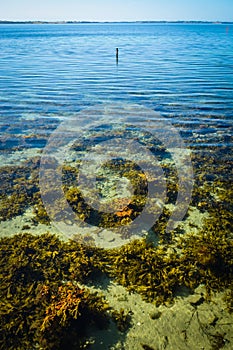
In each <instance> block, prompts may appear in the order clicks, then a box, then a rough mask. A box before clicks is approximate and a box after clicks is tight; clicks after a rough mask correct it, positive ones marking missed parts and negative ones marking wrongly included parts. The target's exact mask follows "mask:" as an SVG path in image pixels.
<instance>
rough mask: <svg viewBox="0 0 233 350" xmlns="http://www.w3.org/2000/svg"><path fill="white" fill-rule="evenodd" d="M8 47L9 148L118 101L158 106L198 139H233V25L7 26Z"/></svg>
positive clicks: (2, 36)
mask: <svg viewBox="0 0 233 350" xmlns="http://www.w3.org/2000/svg"><path fill="white" fill-rule="evenodd" d="M0 47H1V51H0V115H1V124H0V125H1V144H0V145H1V149H2V150H3V151H4V152H6V150H9V151H10V150H12V149H14V147H18V148H22V147H23V148H25V147H26V148H30V147H44V145H45V139H46V137H45V139H43V138H42V137H40V138H38V137H37V134H46V133H47V132H49V130H50V127H51V130H53V129H54V127H55V126H57V125H58V121H59V120H60V119H61V118H62V119H63V118H66V117H68V116H71V115H75V114H76V113H77V112H78V111H80V110H82V109H83V108H86V107H88V106H93V105H96V104H105V103H112V102H120V103H122V104H128V103H137V104H141V105H143V106H146V107H148V108H151V109H153V110H155V111H158V112H159V113H161V115H163V116H164V117H167V118H169V120H170V121H172V122H173V123H174V124H175V125H176V126H177V127H178V128H179V129H180V130H181V131H182V136H183V138H184V139H185V140H186V141H187V142H188V144H189V145H194V144H195V145H197V144H198V146H199V147H203V146H204V147H205V146H207V147H208V146H220V147H222V146H231V145H232V139H231V136H232V124H233V122H232V120H233V118H232V117H233V26H231V25H228V26H226V25H217V24H216V25H203V24H202V25H191V24H185V25H183V24H182V25H178V24H166V25H160V24H80V25H68V24H67V25H1V26H0ZM116 47H118V48H119V62H118V65H117V64H116V58H115V48H116ZM25 135H26V136H29V135H31V137H30V138H28V139H26V141H25ZM22 136H24V138H22Z"/></svg>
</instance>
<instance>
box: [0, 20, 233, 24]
mask: <svg viewBox="0 0 233 350" xmlns="http://www.w3.org/2000/svg"><path fill="white" fill-rule="evenodd" d="M7 23H9V24H14V23H15V24H19V23H20V24H21V23H22V24H27V23H31V24H63V23H64V24H75V23H77V24H82V23H83V24H85V23H210V24H233V21H221V20H216V21H210V20H171V21H169V20H132V21H127V20H122V21H107V20H106V21H88V20H54V21H46V20H0V24H7Z"/></svg>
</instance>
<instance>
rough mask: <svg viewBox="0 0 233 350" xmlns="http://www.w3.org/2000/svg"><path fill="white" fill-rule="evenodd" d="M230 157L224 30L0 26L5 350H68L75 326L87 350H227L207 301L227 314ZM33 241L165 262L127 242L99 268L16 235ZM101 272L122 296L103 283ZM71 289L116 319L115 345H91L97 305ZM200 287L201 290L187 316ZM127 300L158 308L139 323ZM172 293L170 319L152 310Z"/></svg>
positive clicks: (221, 320)
mask: <svg viewBox="0 0 233 350" xmlns="http://www.w3.org/2000/svg"><path fill="white" fill-rule="evenodd" d="M116 48H119V60H118V62H116V55H115V53H116ZM85 110H86V111H85ZM103 111H104V112H103ZM140 111H142V116H143V118H144V119H143V118H142V119H140ZM144 111H146V112H145V113H144ZM101 113H102V114H101ZM143 113H144V114H143ZM128 114H129V115H130V118H131V119H130V121H133V122H134V124H133V125H132V123H131V124H130V123H127V115H128ZM100 115H101V117H102V115H103V116H104V118H103V119H100V124H101V123H102V124H101V125H98V123H97V122H99V119H98V117H99V116H100ZM92 117H94V118H93V120H94V121H97V122H96V124H92V127H91V128H88V126H89V124H88V123H89V122H90V120H91V121H92ZM118 117H119V119H118V121H117V118H118ZM115 120H116V122H115ZM144 122H145V124H146V126H148V125H149V126H150V125H152V126H153V128H154V129H153V130H152V129H150V130H148V128H147V129H146V128H144V125H145V124H143V123H144ZM161 122H162V123H161ZM69 123H70V124H69ZM112 124H113V125H114V127H115V126H116V128H115V129H114V127H112ZM67 125H68V126H69V128H68V131H69V132H67V133H66V131H67V129H66V126H67ZM93 125H94V126H93ZM161 125H162V127H161ZM70 126H71V127H70ZM73 126H75V128H74V130H73V129H72V127H73ZM135 126H136V127H135ZM111 127H112V129H111ZM143 128H144V129H145V130H144V129H143ZM166 128H167V129H166ZM167 130H168V132H167ZM71 131H72V132H71ZM73 131H74V132H73ZM148 131H149V132H148ZM153 131H155V133H154V135H153ZM177 131H178V132H179V133H177ZM156 132H157V133H156ZM166 132H167V133H166ZM177 134H178V137H177ZM73 135H75V137H76V136H77V138H76V139H72V137H73ZM158 135H159V136H158ZM167 135H168V136H167ZM50 136H51V137H50ZM55 136H56V137H55ZM128 136H130V137H131V138H132V139H133V142H132V143H131V148H130V147H129V148H127V145H128V144H130V142H129V140H128V139H129V138H130V137H129V138H127V137H128ZM170 136H171V137H170ZM180 136H181V137H180ZM176 139H178V142H177V143H176V142H175V143H173V141H174V140H176ZM112 140H113V142H112V143H111V141H112ZM180 140H182V142H180ZM70 141H74V143H73V145H72V146H70V143H71V142H70ZM105 141H106V142H105ZM130 141H131V140H130ZM158 141H159V142H158ZM53 142H54V143H53ZM127 142H128V143H127ZM179 142H180V143H179ZM180 144H181V145H182V144H184V145H185V146H184V147H180ZM93 145H94V147H92V146H93ZM145 145H146V146H148V147H144V148H143V146H145ZM63 146H64V147H63ZM59 147H60V148H59ZM67 150H68V151H70V152H68V151H67ZM148 150H149V151H150V152H149V151H148ZM232 150H233V25H224V24H211V25H210V24H208V25H207V24H205V25H204V24H195V25H194V24H138V23H137V24H132V23H131V24H123V23H122V24H63V25H60V24H59V25H58V24H57V25H52V24H50V25H47V24H44V25H42V24H41V25H36V24H35V25H29V24H27V25H26V24H23V25H22V24H21V25H17V24H14V25H3V24H1V25H0V238H2V237H4V236H6V237H7V236H8V237H9V236H13V235H14V234H16V235H15V236H14V237H13V238H12V240H11V238H10V240H9V241H8V240H5V238H4V239H0V243H1V246H0V248H1V253H2V254H1V257H2V258H1V259H2V260H1V261H3V263H4V266H1V268H2V270H3V272H2V277H3V278H2V279H3V282H2V286H1V289H0V292H1V293H2V295H3V303H2V305H3V306H2V308H3V311H2V310H1V311H2V316H3V317H2V321H1V323H2V325H3V326H1V328H3V330H4V332H5V335H4V337H3V339H4V342H3V343H2V344H3V347H2V348H4V349H13V348H14V349H16V348H17V349H19V348H20V349H24V348H25V349H26V348H27V349H29V348H30V349H38V348H42V347H43V348H45V347H46V349H47V345H46V344H48V346H49V347H48V348H55V347H56V343H55V342H56V340H58V343H59V344H60V346H59V347H58V348H60V349H61V348H64V347H65V345H66V344H68V347H69V346H72V348H75V346H77V344H78V343H77V341H78V338H77V337H79V336H80V335H79V334H81V333H82V327H81V328H80V325H81V326H82V322H83V320H84V329H85V327H89V324H90V325H91V326H90V327H91V329H90V333H91V338H90V341H89V340H88V343H87V344H86V345H87V346H88V348H89V345H90V344H91V343H93V347H90V349H110V348H111V349H123V348H126V349H142V348H143V349H153V348H156V349H157V348H158V347H159V348H164V349H165V348H169V349H173V348H174V349H175V348H180V349H185V348H189V349H190V348H193V349H194V348H195V349H197V347H195V346H199V348H203V349H204V348H205V349H210V348H212V349H217V347H218V346H219V348H222V347H224V349H225V346H226V349H230V348H231V349H232V347H231V346H230V341H231V340H232V330H231V325H232V319H231V318H230V316H228V314H227V316H226V312H227V311H226V308H227V307H226V305H225V303H224V304H223V303H222V302H221V300H220V298H219V297H217V298H216V299H213V300H211V298H210V291H211V297H212V290H211V288H213V291H214V292H215V290H216V289H217V287H218V286H219V287H221V288H223V287H224V288H225V286H226V288H227V287H228V286H229V288H231V294H230V293H229V295H228V302H229V310H232V302H231V297H232V281H231V277H232V254H231V249H232V245H231V244H232V232H233V231H232V213H233V204H232V198H233V190H232V183H231V181H232V179H233V172H232V170H233V158H232ZM66 151H67V152H66ZM89 151H90V152H89ZM173 151H174V152H173ZM98 152H99V153H98ZM101 152H102V153H101ZM106 153H107V156H106V158H104V157H103V158H101V156H102V154H103V155H104V156H105V155H106ZM99 154H100V155H99ZM86 155H87V157H86V159H87V162H86V163H87V167H86V168H85V161H84V162H82V160H81V161H80V158H81V157H83V159H84V160H86V159H85V156H86ZM47 156H48V157H47ZM65 156H67V158H65ZM130 156H131V158H130ZM88 157H89V158H88ZM89 160H91V161H89ZM139 161H140V163H139ZM61 163H62V166H61ZM82 163H84V166H83V164H82ZM80 164H81V165H80ZM99 164H101V166H99ZM143 166H144V168H143ZM80 169H81V170H80ZM82 171H83V173H82ZM80 173H81V176H80ZM93 174H94V176H93ZM148 174H149V176H147V175H148ZM78 177H79V180H80V178H81V180H82V181H83V182H81V185H82V186H81V191H80V188H78V185H80V182H78V181H77V178H78ZM96 198H97V199H96ZM96 203H97V205H96ZM99 204H100V205H99ZM206 218H207V219H208V218H209V220H205V219H206ZM170 222H171V225H173V224H174V226H169V223H170ZM179 223H180V226H179ZM176 224H178V227H176ZM167 227H170V228H171V231H172V230H173V228H175V229H174V230H173V231H172V234H170V231H165V229H166V228H167ZM170 228H169V230H170ZM224 230H225V231H226V235H224ZM45 232H50V233H55V234H56V235H58V237H59V238H62V239H64V238H65V239H67V238H72V239H74V240H76V239H77V240H78V241H79V240H80V241H81V242H84V243H87V244H89V243H90V244H94V243H95V244H97V245H98V246H100V247H103V248H112V247H120V246H121V245H123V244H125V243H127V242H128V241H129V240H130V239H131V236H132V238H133V239H134V238H135V236H134V235H136V234H138V233H139V237H146V239H147V238H148V239H149V241H152V242H153V243H156V244H158V243H160V242H161V243H162V248H161V249H160V250H158V257H157V255H156V254H157V251H154V250H152V248H151V246H148V247H147V246H146V245H145V246H144V243H142V244H141V242H140V243H138V242H136V243H135V245H132V246H129V247H127V248H126V249H123V250H121V251H119V255H116V252H115V253H114V254H113V258H111V259H110V253H109V252H108V253H107V254H106V255H105V254H103V252H100V256H99V257H98V251H95V250H93V251H92V250H91V249H89V248H90V247H87V250H86V248H85V247H84V248H80V252H76V251H75V250H74V249H76V248H73V247H75V245H74V246H73V245H71V246H70V247H69V246H68V245H64V247H66V248H64V249H65V250H64V249H63V248H62V247H63V246H62V245H60V243H56V242H55V238H54V236H51V238H49V237H50V236H48V235H45V236H43V238H42V240H41V237H40V238H39V239H38V237H34V238H32V237H33V236H32V237H31V236H29V235H25V236H17V234H19V233H33V234H36V235H37V234H38V235H40V234H42V233H45ZM203 232H204V233H203ZM185 233H187V234H188V236H187V237H190V235H191V239H190V244H188V240H186V241H185V242H186V243H187V250H186V243H185V244H184V243H182V244H180V242H181V241H180V237H183V234H185ZM193 234H194V236H192V235H193ZM199 234H200V240H199V236H198V235H199ZM195 235H196V236H195ZM215 235H216V238H215ZM21 237H22V238H21ZM136 238H138V236H137V237H136ZM195 238H197V240H196V239H195ZM127 240H128V241H127ZM212 241H213V242H212ZM42 242H45V243H43V244H44V245H45V246H44V247H42ZM47 242H48V243H47ZM53 242H55V243H53ZM196 242H197V243H196ZM137 244H139V245H138V246H137ZM169 244H172V246H171V249H170V247H169ZM191 245H193V253H192V251H191V247H192V246H191ZM78 247H80V246H78ZM144 247H145V254H144V251H143V250H144ZM181 247H182V248H181ZM42 248H43V249H42ZM123 248H124V247H123ZM167 248H168V249H167ZM78 249H79V248H78ZM225 252H226V254H225ZM76 253H77V254H76ZM79 253H80V254H79ZM166 254H167V256H166ZM150 256H151V261H150ZM96 258H97V259H96ZM24 259H25V261H24ZM79 259H80V260H79ZM176 259H177V261H176ZM131 260H132V264H131ZM43 261H44V262H45V265H44V266H42V263H43ZM169 261H170V262H171V267H170V266H168V265H169ZM5 262H6V263H5ZM8 263H9V266H5V265H7V264H8ZM111 264H113V265H112V266H111ZM186 264H187V266H186ZM140 267H141V271H139V270H140ZM131 268H132V271H131ZM50 269H51V270H50ZM98 269H99V270H100V271H101V273H100V274H99V273H98V272H97V275H96V282H95V278H93V277H94V274H95V272H96V271H98ZM63 270H64V274H63ZM105 271H110V272H109V273H110V275H111V274H112V272H114V273H113V275H111V276H114V278H115V277H116V278H117V281H118V283H119V284H121V285H122V286H127V287H129V288H130V291H132V293H131V292H130V294H128V293H127V294H125V293H126V292H122V289H119V287H120V285H119V284H116V283H115V282H114V283H112V281H113V279H107V280H103V281H102V277H103V276H104V272H105ZM79 272H80V276H82V277H79ZM90 272H91V273H90ZM102 272H103V273H102ZM101 276H102V277H101ZM79 278H81V279H80V281H81V283H82V284H83V281H86V278H89V280H88V286H89V282H90V285H92V284H93V285H94V287H95V285H96V286H97V288H98V289H97V290H98V291H100V290H101V291H103V292H104V293H105V294H104V295H106V300H107V301H108V300H109V303H110V306H111V307H112V306H113V310H114V309H115V306H116V310H119V312H118V313H116V316H115V317H116V319H117V320H118V315H119V325H121V333H119V332H118V331H116V330H114V329H111V330H110V331H109V329H107V330H106V333H103V332H102V328H101V332H100V335H97V336H96V335H94V337H93V334H92V333H94V332H93V331H92V328H93V325H95V323H98V322H99V321H98V320H99V317H100V316H98V315H99V312H101V313H102V310H107V309H106V305H107V304H106V303H105V301H104V304H103V306H100V308H99V306H98V305H99V304H98V302H97V299H93V303H94V304H93V308H92V307H91V308H90V305H91V301H90V304H89V302H88V303H87V302H86V301H85V302H83V301H82V298H84V299H83V300H86V299H88V298H89V295H91V294H87V296H88V297H86V296H85V293H84V294H83V290H81V292H79V293H80V295H81V297H80V298H81V299H80V298H79V294H76V292H75V293H74V292H73V290H76V289H72V288H73V287H75V288H76V287H77V285H76V281H77V282H78V283H79ZM112 278H113V277H112ZM195 278H197V281H195ZM99 279H100V281H99ZM70 281H72V282H70ZM73 281H74V284H72V283H73ZM196 282H197V284H196ZM199 283H202V286H201V288H203V286H204V285H206V291H204V292H202V290H204V289H200V290H199V291H198V292H197V293H198V294H196V295H193V296H194V299H189V300H188V301H187V304H185V300H184V299H185V296H188V293H189V292H188V291H189V288H190V291H191V290H192V289H193V288H196V287H195V286H196V285H198V284H199ZM58 286H59V288H58V292H54V291H56V289H55V288H57V287H58ZM184 286H185V287H184ZM212 286H213V287H212ZM183 287H184V288H183ZM21 288H22V290H21ZM53 288H54V289H53ZM63 288H64V289H63ZM63 290H64V292H63ZM134 292H135V293H134ZM56 293H57V295H55V294H56ZM88 293H89V292H88ZM137 293H140V294H141V295H142V296H143V297H146V298H148V300H149V301H150V300H151V298H154V297H153V295H155V298H156V299H155V302H156V303H153V305H151V306H150V307H151V309H150V308H149V303H147V304H144V303H143V304H142V303H141V298H138V297H137ZM101 294H102V293H101ZM66 295H67V297H66ZM82 295H83V297H82ZM173 295H174V296H175V295H177V296H178V297H179V298H178V299H177V300H178V303H177V305H174V307H173V306H172V307H171V308H170V307H167V305H166V307H164V308H162V309H158V310H159V311H158V310H157V309H156V308H155V305H157V300H158V302H159V303H160V302H161V303H163V302H166V301H167V299H168V300H169V301H170V298H171V299H172V296H173ZM190 296H191V295H190ZM191 297H192V296H191ZM213 297H214V293H213ZM53 298H55V299H53ZM94 298H96V297H94ZM221 298H222V296H221ZM224 298H225V296H224ZM226 299H227V298H226ZM90 300H91V299H90ZM145 300H147V299H145ZM50 303H51V306H50ZM79 303H80V305H81V306H80V307H81V309H80V310H79V309H78V307H79V306H78V305H79ZM204 303H205V304H204ZM76 304H77V307H76ZM47 305H48V306H47ZM146 305H147V306H146ZM179 305H180V306H179ZM74 307H75V308H74ZM122 307H123V308H125V310H126V312H128V311H130V313H129V314H127V313H126V314H125V313H124V309H123V308H122ZM89 308H90V310H89ZM179 308H180V310H179ZM54 310H55V311H54ZM56 310H58V311H56ZM86 310H87V316H86V314H85V312H86ZM92 310H93V311H92ZM122 310H123V313H122ZM150 310H151V311H150ZM160 310H161V312H160ZM169 310H170V311H169ZM179 311H180V312H179ZM79 312H80V313H79ZM92 312H93V315H94V316H93V320H91V321H90V322H89V321H88V322H87V320H88V319H89V315H90V317H92ZM107 312H108V311H107ZM43 315H44V316H43ZM45 315H46V316H45ZM77 315H78V316H80V315H81V316H82V315H84V317H83V318H81V321H80V320H78V323H75V322H76V321H75V317H77ZM106 315H107V313H106ZM128 315H131V316H132V327H131V329H130V331H129V332H131V333H128V334H129V336H128V335H127V336H126V332H125V333H123V332H122V326H123V328H124V324H125V323H127V321H126V320H127V318H128ZM160 315H162V316H161V319H159V318H160ZM169 315H170V316H169ZM199 315H200V318H199ZM131 316H130V317H131ZM43 317H45V318H44V321H43ZM169 317H170V319H169ZM40 318H41V320H40ZM100 320H101V322H100V323H101V326H102V325H103V324H105V316H104V317H102V316H101V318H100ZM202 320H203V321H202ZM125 321H126V322H125ZM139 321H140V322H139ZM50 322H51V323H50ZM130 322H131V321H130ZM185 324H186V328H185ZM40 325H41V326H40ZM44 325H45V326H44ZM66 325H68V326H66ZM76 325H78V326H76ZM47 327H48V328H47ZM66 327H68V328H66ZM74 327H78V328H77V329H78V335H77V336H76V328H74ZM42 328H43V330H42ZM55 328H56V331H55V333H54V334H53V329H55ZM74 329H75V332H74ZM80 329H81V331H80ZM35 330H36V331H35ZM186 331H187V332H186ZM4 332H3V333H4ZM127 332H128V330H127ZM34 333H35V334H34ZM60 334H61V336H60ZM67 334H68V335H70V337H71V340H70V339H69V337H67ZM84 334H85V332H84ZM50 336H51V339H50ZM63 338H64V339H63ZM31 339H33V342H34V343H35V344H32V345H31ZM93 339H94V342H93ZM60 340H61V341H60ZM118 340H119V342H118ZM21 341H22V344H23V345H21ZM73 341H74V343H73ZM144 341H145V342H146V344H144ZM38 342H39V344H38ZM147 342H148V343H147ZM12 344H13V345H12ZM14 344H16V345H14ZM19 344H20V345H19ZM24 344H27V347H26V346H24ZM63 344H65V345H63ZM75 344H76V345H75ZM114 344H116V347H113V346H114ZM147 344H148V345H147ZM173 344H174V345H173ZM177 344H181V345H177ZM196 344H198V345H196ZM34 345H35V346H34ZM124 345H125V346H124ZM41 346H42V347H41ZM79 348H80V347H79ZM82 348H84V347H82Z"/></svg>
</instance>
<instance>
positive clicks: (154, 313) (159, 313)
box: [150, 311, 162, 320]
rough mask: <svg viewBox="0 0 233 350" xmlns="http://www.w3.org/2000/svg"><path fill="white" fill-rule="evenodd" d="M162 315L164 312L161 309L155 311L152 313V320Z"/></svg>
mask: <svg viewBox="0 0 233 350" xmlns="http://www.w3.org/2000/svg"><path fill="white" fill-rule="evenodd" d="M161 315H162V312H160V311H154V312H151V313H150V318H151V319H152V320H157V319H158V318H160V316H161Z"/></svg>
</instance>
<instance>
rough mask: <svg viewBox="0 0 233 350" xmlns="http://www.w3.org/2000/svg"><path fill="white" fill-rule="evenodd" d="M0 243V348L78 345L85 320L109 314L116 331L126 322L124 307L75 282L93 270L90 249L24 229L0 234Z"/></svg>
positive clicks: (98, 322)
mask: <svg viewBox="0 0 233 350" xmlns="http://www.w3.org/2000/svg"><path fill="white" fill-rule="evenodd" d="M0 247H1V250H0V252H1V253H0V254H1V255H0V263H1V281H2V283H1V285H0V297H1V309H0V316H1V317H0V328H1V333H2V339H1V340H0V347H1V348H4V349H9V350H13V349H24V350H26V349H31V348H32V347H33V346H34V347H36V346H37V347H39V348H43V349H44V348H45V349H54V350H55V349H64V348H69V349H77V348H78V349H82V348H85V347H86V341H87V339H88V338H87V335H86V331H87V329H88V327H89V326H90V325H93V326H95V327H96V328H105V327H107V326H108V324H109V320H110V319H112V320H113V321H115V322H116V324H117V326H118V328H119V330H120V331H121V332H122V331H123V330H124V331H126V328H127V327H129V325H130V322H129V315H128V314H127V313H125V312H124V310H120V311H119V312H118V311H117V310H112V309H111V308H110V307H109V304H108V303H107V301H106V300H105V299H104V297H102V296H101V295H97V294H96V293H94V292H90V291H89V290H88V288H86V287H85V288H84V287H83V286H81V285H80V284H82V285H83V283H84V282H87V280H88V278H89V277H90V276H91V274H93V273H95V271H96V267H94V266H93V264H92V262H91V255H92V254H93V252H92V249H93V248H90V247H88V248H85V247H84V246H82V245H81V244H80V243H78V242H74V241H71V242H62V241H60V240H59V239H58V238H57V237H56V236H54V235H51V234H43V235H41V236H32V235H30V234H26V233H25V234H20V235H15V236H13V237H11V238H2V239H1V241H0Z"/></svg>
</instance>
